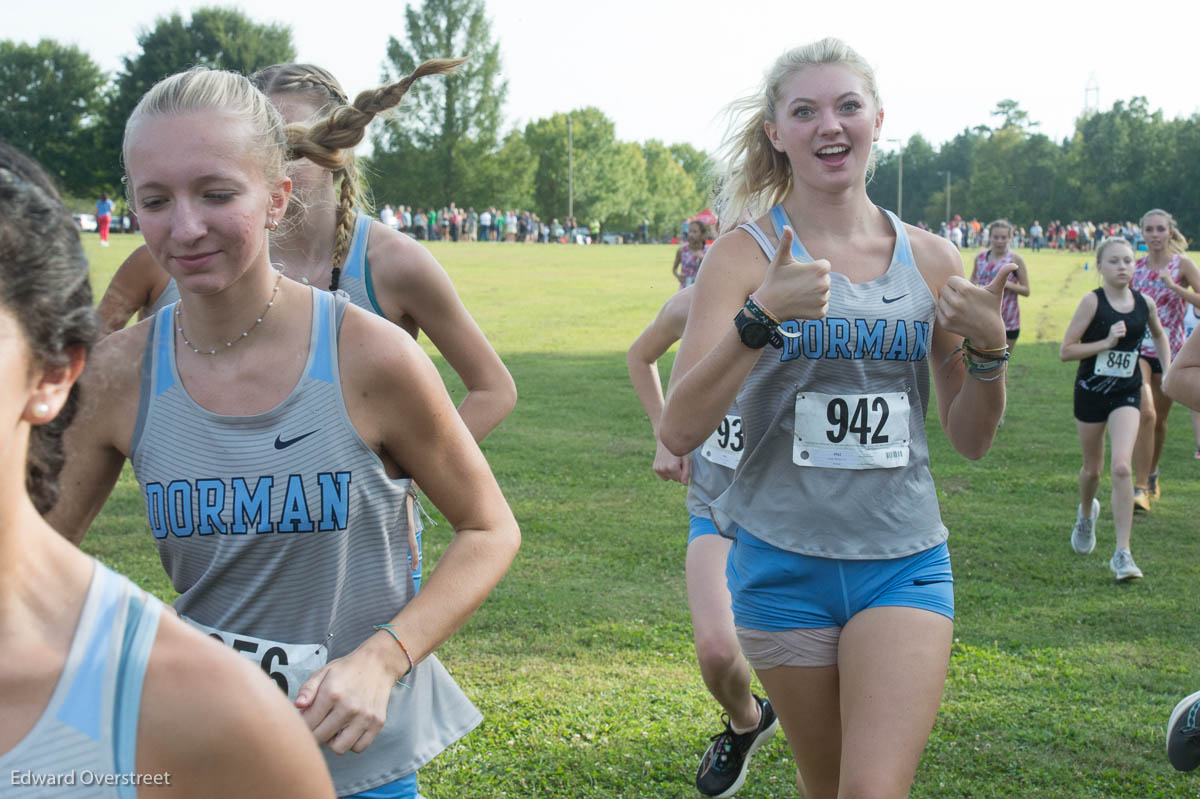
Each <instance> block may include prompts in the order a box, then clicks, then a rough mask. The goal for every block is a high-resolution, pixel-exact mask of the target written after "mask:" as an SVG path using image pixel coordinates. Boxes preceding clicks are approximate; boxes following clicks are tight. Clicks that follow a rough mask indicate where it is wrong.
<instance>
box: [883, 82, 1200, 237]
mask: <svg viewBox="0 0 1200 799" xmlns="http://www.w3.org/2000/svg"><path fill="white" fill-rule="evenodd" d="M992 114H993V115H994V116H997V117H1000V120H999V124H998V125H997V126H996V127H995V128H991V127H987V126H978V127H975V128H969V129H966V130H963V132H962V133H960V134H958V135H957V136H955V137H954V138H953V139H952V140H950V141H949V142H946V143H944V144H942V145H941V147H939V148H937V149H935V148H934V147H933V146H932V145H931V144H930V143H929V142H927V141H926V140H925V139H924V138H922V137H921V136H920V135H919V134H918V135H915V136H913V137H911V138H910V139H909V140H908V141H907V142H906V143H905V145H904V148H903V172H904V186H903V192H902V196H903V203H904V220H905V221H906V222H913V223H915V222H918V221H923V222H926V223H928V224H929V225H930V226H931V227H933V228H935V229H936V228H937V227H938V223H940V222H942V221H945V217H946V193H947V175H949V194H950V201H951V202H950V208H951V211H950V213H951V215H954V214H959V215H961V216H962V217H963V218H965V219H970V218H977V219H980V220H982V221H984V222H988V221H991V220H994V219H999V218H1007V219H1009V220H1011V221H1012V222H1013V223H1014V224H1017V225H1021V226H1024V227H1028V226H1029V225H1031V224H1032V223H1033V221H1034V220H1035V219H1036V220H1039V221H1040V222H1041V223H1042V226H1043V227H1045V225H1046V224H1047V223H1049V222H1050V221H1052V220H1055V219H1057V220H1061V221H1062V222H1070V221H1072V220H1079V221H1084V220H1091V221H1094V222H1125V221H1133V222H1137V221H1138V219H1139V218H1140V217H1141V215H1142V214H1143V213H1144V212H1146V211H1148V210H1150V209H1151V208H1163V209H1165V210H1167V211H1169V212H1170V213H1171V214H1173V215H1174V216H1175V219H1176V221H1177V222H1178V224H1179V227H1180V229H1181V230H1182V231H1183V232H1184V234H1185V235H1187V236H1188V238H1189V239H1191V238H1192V237H1194V236H1196V235H1200V114H1193V115H1192V116H1191V117H1188V118H1176V119H1165V118H1164V117H1163V113H1162V111H1161V110H1156V111H1151V110H1150V106H1149V103H1148V102H1147V100H1146V98H1145V97H1134V98H1132V99H1131V100H1129V101H1128V102H1126V101H1117V102H1116V103H1114V104H1113V106H1112V108H1110V109H1109V110H1107V111H1097V112H1094V113H1091V114H1087V115H1082V116H1080V118H1079V119H1078V120H1076V123H1075V131H1074V133H1073V134H1072V135H1071V137H1070V138H1066V139H1064V140H1063V141H1061V142H1055V141H1052V140H1051V139H1050V138H1048V137H1047V136H1045V135H1043V134H1041V133H1037V132H1036V131H1035V130H1034V128H1035V127H1036V124H1037V123H1035V122H1031V121H1030V120H1029V117H1028V115H1027V114H1026V112H1024V111H1023V110H1021V109H1020V107H1019V106H1018V104H1017V103H1016V102H1014V101H1012V100H1003V101H1001V102H1000V103H997V106H996V110H995V111H993V112H992ZM900 161H901V153H900V152H899V151H898V152H891V153H886V154H883V155H882V156H881V157H880V159H879V163H878V164H877V166H876V170H875V175H874V178H873V179H872V181H871V183H870V184H869V185H868V187H867V189H868V193H869V194H870V195H871V197H872V199H874V200H875V202H877V203H879V204H881V205H884V206H886V207H888V208H894V207H895V206H896V203H897V196H898V195H897V190H898V188H899V177H900Z"/></svg>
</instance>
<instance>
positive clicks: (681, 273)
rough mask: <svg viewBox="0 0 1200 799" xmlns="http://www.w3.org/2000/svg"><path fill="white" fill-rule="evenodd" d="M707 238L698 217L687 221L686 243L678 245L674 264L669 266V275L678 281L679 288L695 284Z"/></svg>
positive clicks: (703, 226) (706, 229)
mask: <svg viewBox="0 0 1200 799" xmlns="http://www.w3.org/2000/svg"><path fill="white" fill-rule="evenodd" d="M707 237H708V226H707V225H706V224H704V222H703V221H701V220H700V218H699V217H695V218H693V219H690V220H688V235H687V241H685V242H684V243H683V244H681V245H679V249H678V250H677V251H676V252H675V263H674V264H672V265H671V274H673V275H675V279H676V280H678V281H679V288H681V289H682V288H687V287H688V286H690V285H692V284H693V283H695V282H696V273H697V272H699V271H700V262H701V261H703V260H704V254H705V253H707V252H708V244H707V243H706V240H707Z"/></svg>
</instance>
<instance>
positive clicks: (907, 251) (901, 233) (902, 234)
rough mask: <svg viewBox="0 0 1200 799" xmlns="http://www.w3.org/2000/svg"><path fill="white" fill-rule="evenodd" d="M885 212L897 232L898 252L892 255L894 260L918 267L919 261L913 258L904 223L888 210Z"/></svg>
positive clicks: (884, 210)
mask: <svg viewBox="0 0 1200 799" xmlns="http://www.w3.org/2000/svg"><path fill="white" fill-rule="evenodd" d="M883 212H884V213H885V214H887V216H888V220H889V221H891V223H892V228H893V229H895V231H896V250H895V252H894V253H893V254H892V259H893V260H895V261H897V262H898V263H902V264H904V265H905V266H916V265H917V260H916V259H915V258H913V251H912V245H911V244H910V243H909V240H908V231H907V230H905V229H904V223H903V222H901V221H900V217H898V216H896V215H895V214H893V213H892V212H891V211H889V210H887V209H886V208H884V209H883Z"/></svg>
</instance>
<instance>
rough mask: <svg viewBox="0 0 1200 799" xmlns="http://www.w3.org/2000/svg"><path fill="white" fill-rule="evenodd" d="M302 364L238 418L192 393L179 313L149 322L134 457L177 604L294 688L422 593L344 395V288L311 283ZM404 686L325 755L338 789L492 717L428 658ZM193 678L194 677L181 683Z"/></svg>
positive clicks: (385, 484) (393, 506) (393, 768)
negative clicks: (272, 394) (265, 403)
mask: <svg viewBox="0 0 1200 799" xmlns="http://www.w3.org/2000/svg"><path fill="white" fill-rule="evenodd" d="M311 296H312V304H313V314H312V334H311V337H310V343H309V358H308V363H307V365H306V367H305V369H304V373H303V376H302V377H301V379H300V381H299V382H298V383H297V385H296V387H295V388H294V389H293V390H292V392H291V394H289V395H288V397H287V398H286V399H285V400H284V401H283V402H281V403H280V404H279V405H277V406H276V407H275V408H273V409H271V410H269V411H266V412H265V413H261V414H256V415H253V416H226V415H221V414H216V413H212V412H210V411H207V410H205V409H204V408H202V407H200V406H199V405H198V404H197V403H196V402H195V401H194V400H192V398H191V397H190V396H189V395H188V393H187V391H186V390H185V388H184V387H183V384H182V382H181V380H180V377H179V373H178V371H177V368H176V362H175V346H174V340H175V336H174V331H175V326H174V325H173V324H172V322H173V317H172V313H173V311H174V308H165V309H163V310H162V311H160V312H159V314H158V315H157V316H156V317H155V319H154V322H153V323H152V325H151V326H150V330H149V333H148V337H147V343H146V354H145V358H144V360H143V365H142V389H141V400H140V403H139V408H138V419H137V424H136V428H135V431H134V437H133V451H132V455H131V461H132V463H133V467H134V473H135V475H136V477H137V479H138V483H139V484H140V485H141V488H142V492H143V497H144V499H145V501H146V508H147V516H148V520H149V523H150V529H151V531H152V532H153V534H154V536H155V539H156V543H157V545H158V549H159V555H160V557H161V559H162V563H163V566H164V568H165V569H166V570H167V574H168V575H169V576H170V577H171V581H172V584H173V585H174V586H175V590H177V591H178V592H179V593H180V597H179V599H178V600H177V601H176V603H175V607H176V609H177V610H178V611H179V613H180V615H181V616H182V617H184V618H185V619H187V620H188V621H191V622H192V623H193V624H196V625H197V626H200V627H201V629H203V630H205V631H206V632H209V633H210V634H214V635H216V636H217V637H219V638H220V639H221V640H222V641H224V642H225V643H226V644H227V645H230V646H233V647H234V648H235V649H237V650H238V651H241V652H242V653H243V654H245V655H247V656H249V657H251V659H253V660H254V661H255V662H256V663H258V664H259V665H260V666H261V667H263V669H264V670H265V671H267V672H268V673H269V674H271V675H272V677H273V678H274V679H275V680H276V682H277V683H279V685H280V687H281V688H283V689H284V690H286V691H287V692H288V695H289V696H290V697H291V698H293V699H294V698H295V696H296V692H297V690H298V689H299V687H300V685H301V684H302V683H303V681H304V680H305V679H307V677H308V675H309V674H311V673H312V671H314V670H315V669H316V668H319V667H320V666H321V665H323V664H324V663H325V662H327V661H328V660H332V659H334V658H339V657H342V656H344V655H347V654H349V653H350V652H351V651H352V650H353V649H355V648H356V647H357V646H358V645H359V644H361V643H362V642H363V641H364V640H365V639H366V638H368V637H369V636H371V635H372V634H374V632H375V631H374V630H373V629H372V625H376V624H384V623H387V622H390V621H391V620H392V618H393V616H394V615H395V614H396V613H397V612H399V610H400V609H401V608H402V607H404V606H405V605H406V604H407V603H408V601H409V600H410V599H411V598H412V594H413V583H412V579H411V577H410V575H409V571H408V568H407V567H408V557H409V546H408V536H407V526H406V524H407V523H406V520H405V503H404V499H405V496H406V493H407V491H408V487H409V482H410V481H409V480H407V479H393V478H391V477H389V476H388V475H387V473H386V472H385V470H384V467H383V463H382V462H381V461H380V459H379V457H378V455H376V454H375V453H374V452H373V451H372V450H371V449H370V448H369V447H368V446H367V445H366V443H365V442H364V441H363V440H362V438H361V437H359V435H358V433H357V432H356V431H355V429H354V427H353V425H352V424H351V422H350V418H349V415H348V413H347V411H346V405H345V402H344V400H343V398H342V386H341V378H340V376H339V373H338V347H337V340H338V330H339V328H340V324H341V319H342V315H343V313H344V312H345V308H346V305H347V300H346V298H345V297H344V296H339V295H333V294H330V293H328V292H325V291H318V290H315V289H313V290H312V294H311ZM403 681H404V683H406V686H400V685H397V686H395V687H393V689H392V694H391V699H390V701H389V703H388V710H387V722H386V724H385V726H384V728H383V730H382V731H381V732H380V733H379V735H378V737H377V738H376V739H375V741H374V742H373V743H372V744H371V746H370V747H369V748H368V749H367V750H366V751H365V752H363V753H362V754H347V755H335V754H333V753H331V752H330V751H329V750H328V749H323V750H322V751H323V752H324V753H325V755H326V762H327V764H328V765H329V770H330V773H331V774H332V776H333V781H334V785H335V787H336V789H337V792H338V794H339V795H346V794H352V793H358V792H361V791H364V790H368V789H370V788H373V787H376V786H378V785H382V784H384V783H388V782H392V781H395V780H397V779H399V778H401V777H404V776H407V775H408V774H410V773H412V772H413V771H414V770H415V769H417V768H418V767H420V766H422V765H424V764H425V763H426V762H428V761H429V760H431V759H432V758H433V757H434V756H435V755H437V754H438V753H439V752H441V751H442V750H443V749H445V748H446V747H447V746H448V745H449V744H451V743H453V742H454V741H456V740H458V739H459V738H460V737H462V736H463V735H465V734H466V733H467V732H468V731H469V730H471V729H472V728H473V727H474V726H475V725H477V724H478V723H479V721H480V720H481V716H480V714H479V711H478V710H476V709H475V708H474V706H472V705H471V703H470V701H469V700H468V699H467V698H466V696H464V695H463V693H462V692H461V691H460V690H459V689H458V686H457V685H456V684H455V683H454V680H453V679H452V678H451V677H450V675H449V674H448V673H447V672H446V670H445V669H444V668H443V667H442V665H441V664H440V663H439V662H438V660H437V658H436V657H433V656H430V657H429V658H427V659H426V660H424V661H423V662H421V663H419V664H417V666H416V668H415V669H414V671H413V672H412V673H410V674H409V675H408V676H406V677H405V678H404V680H403ZM180 690H181V691H183V690H186V686H180Z"/></svg>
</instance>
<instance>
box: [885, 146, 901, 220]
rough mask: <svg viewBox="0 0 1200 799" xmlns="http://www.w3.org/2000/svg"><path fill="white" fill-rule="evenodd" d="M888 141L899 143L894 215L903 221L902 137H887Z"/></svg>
mask: <svg viewBox="0 0 1200 799" xmlns="http://www.w3.org/2000/svg"><path fill="white" fill-rule="evenodd" d="M888 141H889V142H895V143H896V144H898V145H900V177H899V180H897V182H896V216H897V217H898V218H899V219H900V221H901V222H903V221H904V140H903V139H888Z"/></svg>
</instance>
